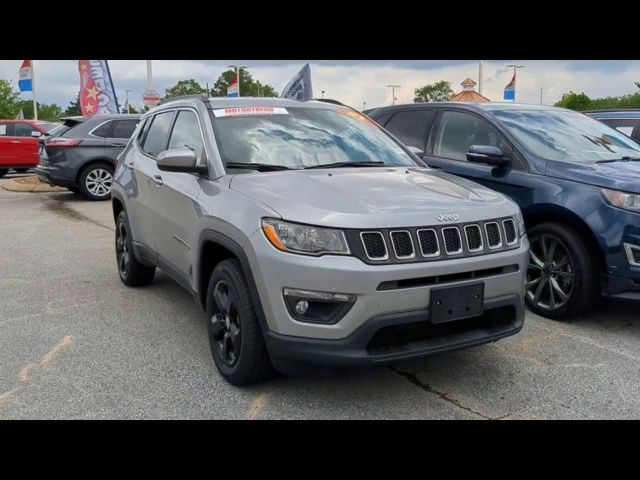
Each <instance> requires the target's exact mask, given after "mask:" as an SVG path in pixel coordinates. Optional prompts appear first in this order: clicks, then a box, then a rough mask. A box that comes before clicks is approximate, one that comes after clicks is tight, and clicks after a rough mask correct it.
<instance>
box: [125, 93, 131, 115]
mask: <svg viewBox="0 0 640 480" xmlns="http://www.w3.org/2000/svg"><path fill="white" fill-rule="evenodd" d="M129 92H131V90H125V91H124V93H125V100H124V104H125V106H126V107H127V113H131V109H130V108H129Z"/></svg>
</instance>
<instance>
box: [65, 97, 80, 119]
mask: <svg viewBox="0 0 640 480" xmlns="http://www.w3.org/2000/svg"><path fill="white" fill-rule="evenodd" d="M62 115H63V116H65V117H75V116H78V115H82V110H81V109H80V94H79V93H78V96H77V97H76V99H75V101H71V102H69V106H68V107H67V109H66V110H65V111H64V112H63V113H62Z"/></svg>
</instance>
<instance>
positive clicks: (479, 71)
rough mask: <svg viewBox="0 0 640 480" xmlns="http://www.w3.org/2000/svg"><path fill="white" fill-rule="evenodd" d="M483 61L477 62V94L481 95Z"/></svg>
mask: <svg viewBox="0 0 640 480" xmlns="http://www.w3.org/2000/svg"><path fill="white" fill-rule="evenodd" d="M483 61H484V60H478V62H480V63H478V93H479V94H480V95H482V83H483V80H484V78H483V75H482V63H483Z"/></svg>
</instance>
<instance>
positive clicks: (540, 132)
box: [492, 109, 640, 163]
mask: <svg viewBox="0 0 640 480" xmlns="http://www.w3.org/2000/svg"><path fill="white" fill-rule="evenodd" d="M492 113H493V115H494V116H495V117H496V118H497V119H498V120H500V122H501V123H502V125H503V126H504V127H506V129H507V130H509V132H510V133H512V134H513V135H514V136H515V137H517V138H518V140H520V142H522V143H523V144H524V146H525V147H526V148H527V149H528V150H530V151H531V152H532V153H534V154H535V155H538V156H540V157H543V158H546V159H549V160H560V161H563V162H572V163H594V162H598V161H602V160H616V159H620V158H623V157H631V158H636V157H640V145H638V144H637V143H635V142H634V141H633V140H631V139H630V138H629V137H627V136H625V135H623V134H622V133H620V132H618V131H616V130H614V129H612V128H610V127H608V126H607V125H605V124H604V123H601V122H599V121H597V120H594V119H593V118H590V117H587V116H586V115H584V114H582V113H578V112H572V111H569V110H560V109H558V110H495V111H493V112H492Z"/></svg>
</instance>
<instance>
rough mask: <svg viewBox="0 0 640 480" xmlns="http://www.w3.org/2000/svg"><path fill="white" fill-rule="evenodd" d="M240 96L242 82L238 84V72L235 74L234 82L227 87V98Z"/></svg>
mask: <svg viewBox="0 0 640 480" xmlns="http://www.w3.org/2000/svg"><path fill="white" fill-rule="evenodd" d="M239 96H240V82H238V71H237V70H236V73H234V74H233V80H231V83H230V84H229V86H228V87H227V97H239Z"/></svg>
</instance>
